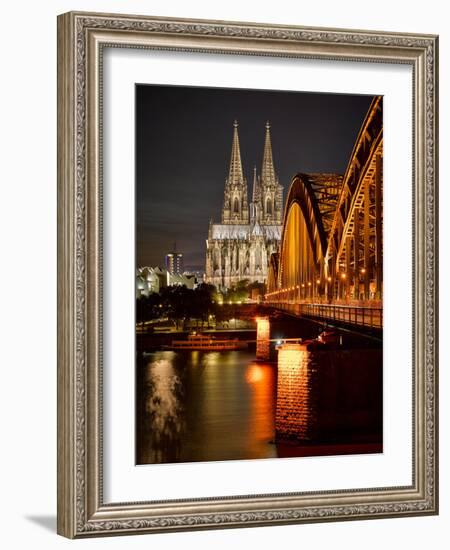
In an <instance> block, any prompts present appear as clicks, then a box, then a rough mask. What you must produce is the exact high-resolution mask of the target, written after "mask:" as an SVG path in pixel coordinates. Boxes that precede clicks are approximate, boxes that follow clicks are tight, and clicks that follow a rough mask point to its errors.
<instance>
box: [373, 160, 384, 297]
mask: <svg viewBox="0 0 450 550" xmlns="http://www.w3.org/2000/svg"><path fill="white" fill-rule="evenodd" d="M381 171H382V158H381V155H377V157H376V161H375V261H376V272H375V283H376V285H375V286H376V298H377V299H380V298H381V296H382V285H383V282H382V281H383V258H382V254H383V251H382V245H383V240H382V233H383V231H382V229H381V218H382V197H381V177H382V175H381Z"/></svg>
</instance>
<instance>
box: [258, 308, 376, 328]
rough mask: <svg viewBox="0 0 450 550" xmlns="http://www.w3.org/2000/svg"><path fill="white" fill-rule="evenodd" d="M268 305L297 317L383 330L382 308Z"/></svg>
mask: <svg viewBox="0 0 450 550" xmlns="http://www.w3.org/2000/svg"><path fill="white" fill-rule="evenodd" d="M268 305H270V306H272V307H275V308H276V309H281V310H283V311H286V312H288V313H291V314H294V315H297V316H299V317H309V318H313V319H323V320H327V321H333V322H335V323H340V324H344V325H351V326H357V327H366V328H370V329H378V330H379V329H382V328H383V308H374V307H362V306H346V305H341V304H311V303H300V304H298V303H277V304H273V303H272V304H268Z"/></svg>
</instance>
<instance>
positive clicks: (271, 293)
mask: <svg viewBox="0 0 450 550" xmlns="http://www.w3.org/2000/svg"><path fill="white" fill-rule="evenodd" d="M382 115H383V113H382V98H381V97H379V96H377V97H375V98H374V99H373V101H372V103H371V105H370V108H369V110H368V112H367V115H366V118H365V120H364V122H363V124H362V126H361V129H360V131H359V134H358V137H357V139H356V142H355V145H354V147H353V151H352V153H351V156H350V159H349V162H348V165H347V169H346V172H345V174H344V176H338V175H336V174H297V175H296V176H295V177H294V178H293V180H292V183H291V186H290V189H289V192H288V196H287V200H286V207H285V214H284V220H283V231H282V238H281V247H280V251H279V254H278V255H277V256H274V257H273V258H271V261H270V266H269V276H268V287H267V294H266V302H268V303H277V304H302V303H306V304H308V303H316V304H330V303H331V304H334V305H336V304H338V305H339V304H341V305H347V306H348V305H354V306H370V307H376V308H381V303H382V302H381V301H382V295H383V257H382V247H383V174H382V170H383V164H382V159H383V116H382ZM380 319H381V316H380ZM380 322H381V321H380Z"/></svg>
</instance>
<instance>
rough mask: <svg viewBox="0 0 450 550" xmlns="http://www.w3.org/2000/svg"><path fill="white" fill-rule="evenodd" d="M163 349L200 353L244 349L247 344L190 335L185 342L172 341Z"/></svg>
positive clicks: (232, 339)
mask: <svg viewBox="0 0 450 550" xmlns="http://www.w3.org/2000/svg"><path fill="white" fill-rule="evenodd" d="M163 347H164V349H170V350H200V351H231V350H237V349H245V348H246V347H247V342H243V341H241V340H238V339H237V338H216V337H215V336H208V335H206V334H196V333H194V334H190V335H189V336H188V337H187V340H172V343H171V344H170V345H168V346H163Z"/></svg>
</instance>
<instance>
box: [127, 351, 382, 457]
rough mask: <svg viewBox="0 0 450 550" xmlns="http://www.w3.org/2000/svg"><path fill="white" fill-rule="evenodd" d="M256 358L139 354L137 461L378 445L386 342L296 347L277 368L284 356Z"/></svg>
mask: <svg viewBox="0 0 450 550" xmlns="http://www.w3.org/2000/svg"><path fill="white" fill-rule="evenodd" d="M254 358H255V355H254V351H253V353H252V352H251V351H247V350H246V351H243V350H239V351H227V352H210V353H206V352H199V351H190V352H189V351H185V352H173V351H159V352H155V353H151V354H147V355H146V356H145V358H142V357H141V358H140V359H139V360H138V361H137V365H136V366H137V380H136V382H137V383H136V403H137V408H136V441H137V445H136V462H137V463H138V464H149V463H167V462H168V463H170V462H195V461H212V460H240V459H254V458H271V457H283V456H305V455H322V454H339V453H340V452H341V453H342V452H345V453H346V454H347V453H351V452H380V450H381V434H382V398H381V396H382V369H381V365H382V351H381V350H376V349H363V350H348V351H333V352H323V351H319V352H306V351H301V352H297V355H296V354H295V353H294V355H293V356H290V357H289V360H286V361H284V363H283V361H281V362H280V364H279V366H278V377H277V366H276V364H271V363H262V362H258V363H257V362H255V360H254ZM277 378H278V387H277ZM275 428H277V429H276V430H275ZM275 431H276V432H277V434H275ZM276 435H277V439H276ZM275 439H276V441H277V444H274V441H275ZM302 441H303V443H302ZM326 445H328V447H326ZM336 445H339V446H340V448H337V447H336ZM345 445H347V447H345Z"/></svg>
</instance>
